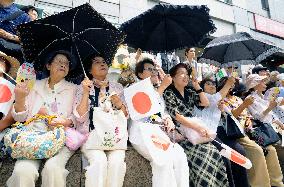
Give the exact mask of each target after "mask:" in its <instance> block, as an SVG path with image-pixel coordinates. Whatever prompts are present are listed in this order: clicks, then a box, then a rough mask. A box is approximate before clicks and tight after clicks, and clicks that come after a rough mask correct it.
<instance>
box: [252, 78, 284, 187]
mask: <svg viewBox="0 0 284 187" xmlns="http://www.w3.org/2000/svg"><path fill="white" fill-rule="evenodd" d="M265 79H266V76H259V75H258V74H252V75H249V76H248V77H247V81H246V87H247V89H248V90H249V92H248V97H253V98H254V100H253V103H252V104H251V105H249V106H248V109H249V112H250V114H251V115H252V116H253V118H254V119H258V120H260V121H261V122H263V123H269V124H271V125H272V127H273V128H274V129H275V130H276V131H278V130H279V129H283V124H282V123H281V122H280V121H279V120H278V118H277V116H276V115H275V114H274V113H273V111H272V110H273V108H275V107H276V105H277V103H276V102H275V101H270V102H269V101H267V100H264V99H263V95H262V92H263V91H265V89H266V84H265ZM266 148H267V149H268V155H266V156H265V159H266V163H267V169H268V173H269V178H270V185H271V186H284V184H283V182H282V180H283V174H282V172H281V168H280V164H279V160H278V156H277V153H276V150H275V148H274V147H273V146H272V145H270V146H267V147H266ZM263 172H265V171H263Z"/></svg>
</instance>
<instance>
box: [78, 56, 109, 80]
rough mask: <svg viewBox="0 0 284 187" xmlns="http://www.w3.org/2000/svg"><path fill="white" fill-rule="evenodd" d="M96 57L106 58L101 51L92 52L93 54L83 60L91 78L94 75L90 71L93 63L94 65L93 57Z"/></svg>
mask: <svg viewBox="0 0 284 187" xmlns="http://www.w3.org/2000/svg"><path fill="white" fill-rule="evenodd" d="M96 57H101V58H103V59H104V60H105V57H104V55H102V54H99V53H92V54H91V55H89V56H87V57H86V58H85V59H84V60H83V64H84V68H85V71H86V73H87V76H88V78H89V79H92V78H93V76H92V75H91V73H90V71H91V69H92V65H93V59H94V58H96Z"/></svg>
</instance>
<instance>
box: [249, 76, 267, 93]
mask: <svg viewBox="0 0 284 187" xmlns="http://www.w3.org/2000/svg"><path fill="white" fill-rule="evenodd" d="M266 78H267V76H260V75H258V74H251V75H249V76H248V77H247V80H246V87H247V90H249V89H251V88H254V87H255V86H257V85H258V84H259V83H260V82H261V81H262V80H264V79H266Z"/></svg>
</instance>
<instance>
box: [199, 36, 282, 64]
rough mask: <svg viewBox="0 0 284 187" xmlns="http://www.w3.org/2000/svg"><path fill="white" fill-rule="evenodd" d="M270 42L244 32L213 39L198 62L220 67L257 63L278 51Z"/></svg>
mask: <svg viewBox="0 0 284 187" xmlns="http://www.w3.org/2000/svg"><path fill="white" fill-rule="evenodd" d="M280 51H282V49H280V48H278V47H275V46H274V45H273V44H272V43H271V42H269V41H267V40H264V39H260V38H256V37H253V36H251V35H250V34H248V33H245V32H239V33H236V34H232V35H227V36H221V37H219V38H215V39H213V40H212V41H211V42H209V43H208V45H207V46H206V47H205V49H204V52H203V54H202V55H201V57H200V59H199V62H200V63H207V64H214V65H216V66H220V67H231V66H238V65H244V64H258V63H259V62H261V61H262V60H264V59H266V58H267V57H268V56H270V55H272V54H274V53H277V52H280Z"/></svg>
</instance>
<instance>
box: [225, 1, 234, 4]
mask: <svg viewBox="0 0 284 187" xmlns="http://www.w3.org/2000/svg"><path fill="white" fill-rule="evenodd" d="M224 2H225V3H228V4H232V0H224Z"/></svg>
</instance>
